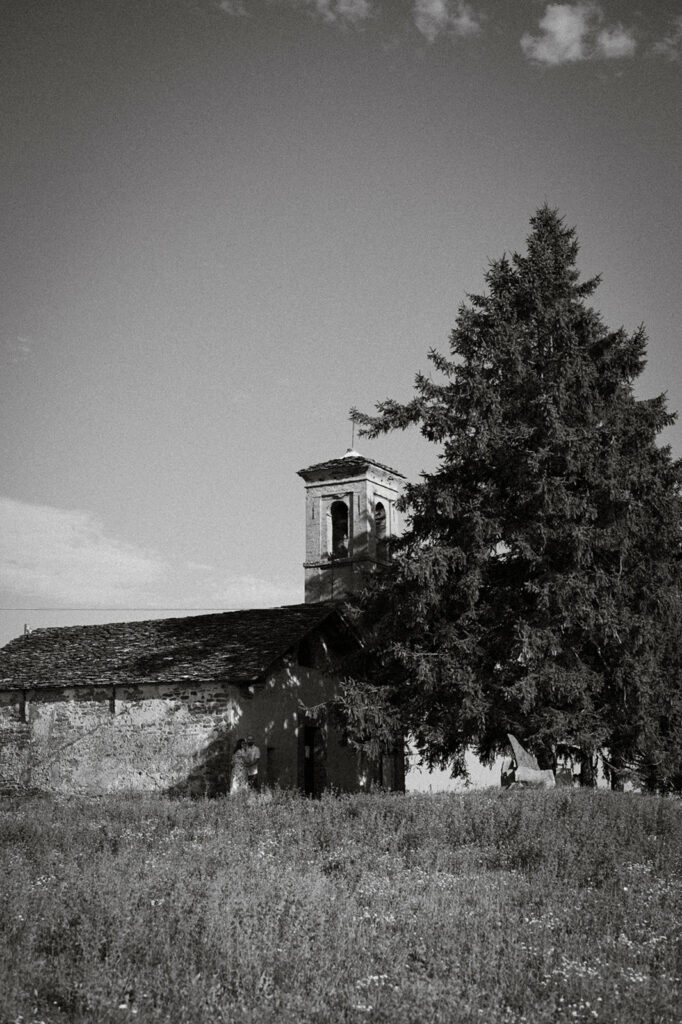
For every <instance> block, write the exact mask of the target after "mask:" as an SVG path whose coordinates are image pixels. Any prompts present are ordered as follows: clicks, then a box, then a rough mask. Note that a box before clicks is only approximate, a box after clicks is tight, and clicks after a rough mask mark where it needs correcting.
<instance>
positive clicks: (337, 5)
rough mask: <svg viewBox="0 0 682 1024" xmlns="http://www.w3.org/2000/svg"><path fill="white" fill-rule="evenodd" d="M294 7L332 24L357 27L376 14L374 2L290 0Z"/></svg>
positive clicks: (359, 0)
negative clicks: (305, 10)
mask: <svg viewBox="0 0 682 1024" xmlns="http://www.w3.org/2000/svg"><path fill="white" fill-rule="evenodd" d="M290 2H291V4H292V6H294V7H304V8H306V9H307V10H308V11H310V12H311V13H312V14H315V15H317V17H319V18H322V20H323V21H327V22H329V23H330V24H332V23H334V22H337V23H341V24H343V23H348V24H351V25H357V24H359V23H360V22H361V21H366V19H367V18H370V17H371V16H372V15H373V13H374V6H373V3H372V0H290Z"/></svg>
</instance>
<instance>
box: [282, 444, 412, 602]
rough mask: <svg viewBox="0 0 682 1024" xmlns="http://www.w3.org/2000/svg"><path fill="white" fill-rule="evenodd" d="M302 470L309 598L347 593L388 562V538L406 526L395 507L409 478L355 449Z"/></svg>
mask: <svg viewBox="0 0 682 1024" xmlns="http://www.w3.org/2000/svg"><path fill="white" fill-rule="evenodd" d="M298 475H299V476H300V477H303V479H304V481H305V488H306V507H305V516H306V530H305V549H306V550H305V562H304V563H303V565H304V569H305V599H306V603H310V602H316V601H329V600H333V599H336V598H342V597H344V596H345V595H346V594H349V593H352V592H353V591H356V590H359V589H360V587H361V586H362V584H363V576H364V574H365V573H367V572H369V571H370V570H371V569H373V568H375V567H376V566H380V565H386V564H387V562H388V540H389V538H390V537H394V536H396V535H397V534H399V533H400V529H401V525H402V524H401V520H400V515H399V513H398V511H397V509H396V507H395V506H396V501H397V500H398V498H399V496H400V493H401V491H402V488H403V484H404V481H405V477H404V476H403V475H402V474H401V473H398V472H397V471H396V470H395V469H390V468H389V467H388V466H383V465H382V464H381V463H380V462H375V461H374V460H373V459H367V458H365V456H364V455H360V453H359V452H356V451H353V450H352V449H349V450H348V451H347V452H346V454H345V455H344V456H342V458H340V459H331V460H330V461H328V462H319V463H317V465H315V466H309V467H308V469H301V470H299V473H298Z"/></svg>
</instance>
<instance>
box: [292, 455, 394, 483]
mask: <svg viewBox="0 0 682 1024" xmlns="http://www.w3.org/2000/svg"><path fill="white" fill-rule="evenodd" d="M370 466H376V467H377V469H383V470H384V472H386V473H391V474H392V475H393V476H397V477H400V479H401V480H404V479H405V477H404V476H403V474H402V473H399V472H398V470H397V469H391V467H390V466H384V464H383V463H382V462H377V461H376V459H368V458H366V457H365V456H364V455H361V454H360V453H359V452H354V451H348V452H346V454H345V455H343V456H342V457H341V458H340V459H328V460H327V462H318V463H316V464H315V465H314V466H308V468H307V469H299V471H298V475H299V476H302V477H303V479H304V480H307V479H309V478H311V477H318V476H319V477H328V478H329V479H330V480H340V479H342V478H343V477H348V476H357V475H359V474H360V473H364V472H365V471H366V470H367V469H368V467H370Z"/></svg>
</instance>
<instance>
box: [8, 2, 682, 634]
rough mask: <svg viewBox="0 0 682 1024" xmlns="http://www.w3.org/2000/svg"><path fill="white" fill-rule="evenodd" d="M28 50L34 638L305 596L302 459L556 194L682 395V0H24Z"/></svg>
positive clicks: (17, 533) (413, 469) (23, 135)
mask: <svg viewBox="0 0 682 1024" xmlns="http://www.w3.org/2000/svg"><path fill="white" fill-rule="evenodd" d="M0 47H1V48H2V53H1V54H0V56H1V58H2V60H1V63H0V66H1V67H2V88H1V89H0V115H1V116H0V168H1V171H0V173H1V180H2V185H3V187H2V189H1V190H0V215H1V217H2V221H1V222H2V226H3V232H2V237H3V245H2V249H1V251H0V282H1V288H2V302H1V303H0V445H1V449H0V450H1V459H0V608H1V609H2V610H1V611H0V643H5V642H7V641H8V640H10V639H11V638H12V637H14V636H17V635H18V634H20V633H21V632H22V631H23V628H24V624H25V623H26V624H27V625H28V627H29V628H31V629H35V628H38V627H43V626H54V625H74V624H79V623H91V622H105V621H114V620H122V619H139V618H154V617H160V616H164V615H170V614H175V615H177V614H185V613H191V612H192V611H201V610H205V609H230V608H239V607H255V606H266V605H275V604H286V603H293V602H298V601H302V600H303V569H302V562H303V558H304V495H303V482H302V480H301V479H300V478H299V477H297V476H296V472H297V470H299V469H301V468H302V467H305V466H308V465H311V464H313V463H316V462H320V461H323V460H326V459H329V458H334V457H338V456H341V455H342V454H343V453H344V451H345V450H346V449H347V448H348V447H349V446H350V445H351V443H352V440H353V439H352V428H351V425H350V423H349V419H348V413H349V409H350V407H351V406H357V407H358V408H360V409H363V410H365V411H372V409H373V407H374V405H375V403H376V402H377V401H380V400H381V399H384V398H386V397H393V398H397V399H400V400H406V399H408V398H409V397H410V395H411V393H412V384H413V380H414V375H415V373H416V372H417V371H418V370H427V369H428V363H427V360H426V353H427V352H428V350H429V349H430V348H432V347H435V348H437V349H440V350H447V344H448V336H449V332H450V330H451V328H452V327H453V325H454V323H455V319H456V316H457V310H458V307H459V306H460V304H461V303H462V301H463V300H464V299H465V297H466V295H467V293H471V292H479V291H481V290H482V289H483V288H484V274H485V272H486V268H487V267H488V265H489V262H490V261H491V260H493V259H496V258H498V257H500V256H501V255H502V254H503V253H504V252H513V251H522V250H523V248H524V244H525V239H526V237H527V235H528V231H529V219H530V217H531V216H532V215H533V213H534V212H535V210H536V209H537V208H538V207H539V206H541V205H542V204H543V203H545V202H547V203H549V204H550V205H551V206H553V207H556V208H557V209H558V210H559V211H560V213H561V214H562V215H563V216H564V217H565V218H566V222H567V224H569V225H571V226H575V227H576V229H577V233H578V239H579V241H580V245H581V251H580V257H579V266H580V268H581V271H582V274H583V276H584V277H585V278H587V277H591V276H593V275H594V274H598V273H600V274H602V284H601V286H600V288H599V290H598V292H597V293H596V296H595V297H594V299H593V304H594V305H595V306H597V308H599V309H600V310H601V311H602V314H603V316H604V319H605V321H606V323H607V324H608V325H609V326H610V327H613V328H616V327H618V326H620V325H621V324H622V325H624V326H625V327H626V329H628V330H633V329H635V328H636V327H637V326H638V325H639V324H640V323H642V322H643V323H644V324H645V325H646V328H647V331H648V335H649V349H648V352H649V361H648V366H647V369H646V371H645V373H644V375H643V376H642V378H641V379H640V381H639V382H638V385H637V391H638V394H639V395H640V396H641V397H647V396H651V395H654V394H657V393H659V392H661V391H667V394H668V403H669V408H670V409H671V410H677V409H680V408H681V407H682V356H681V355H680V344H679V322H680V318H681V312H682V311H681V309H680V287H679V286H680V266H681V264H682V261H681V259H680V256H681V251H680V250H681V248H682V241H681V233H680V203H679V198H680V194H679V188H680V186H679V180H680V167H681V166H682V144H681V131H680V123H681V120H680V113H681V112H680V96H681V95H682V90H681V89H680V72H681V70H682V2H678V0H656V2H655V3H644V2H642V0H639V2H635V0H601V2H600V3H587V2H579V3H554V4H547V3H544V2H534V0H480V3H479V2H477V0H475V2H472V3H461V2H457V0H222V2H220V0H58V2H54V0H32V2H31V3H30V4H27V3H26V2H25V0H5V4H4V5H3V38H2V42H1V43H0ZM663 440H664V441H665V442H666V443H669V444H670V445H672V448H673V451H674V453H675V455H676V456H682V426H681V425H680V424H679V423H678V424H676V425H675V426H674V427H672V428H670V429H669V430H668V431H666V434H665V436H664V438H663ZM354 444H355V447H356V448H358V449H359V450H360V451H361V452H363V454H365V455H368V456H371V457H374V458H376V459H378V460H379V461H381V462H384V463H387V464H389V465H392V466H394V467H396V468H397V469H399V470H400V471H401V472H403V473H404V474H405V475H406V476H407V477H408V478H410V479H415V478H416V477H417V476H418V474H419V472H420V471H421V470H423V469H426V470H428V469H430V468H433V466H434V465H435V463H436V459H437V455H438V453H437V451H436V450H433V449H432V448H431V447H430V446H428V445H427V444H426V442H424V441H423V439H422V438H421V437H420V436H419V434H418V433H416V434H410V433H405V434H397V435H389V436H387V437H384V438H381V439H378V440H376V441H372V442H368V441H367V440H366V439H363V438H358V437H355V439H354Z"/></svg>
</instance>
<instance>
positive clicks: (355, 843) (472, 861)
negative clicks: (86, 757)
mask: <svg viewBox="0 0 682 1024" xmlns="http://www.w3.org/2000/svg"><path fill="white" fill-rule="evenodd" d="M0 830H1V831H0V841H1V844H2V846H1V848H2V864H1V871H2V875H1V879H2V880H1V882H0V891H1V900H2V903H1V906H0V930H1V934H2V937H1V940H0V941H1V942H2V949H1V957H0V962H1V966H0V1020H2V1024H9V1022H22V1024H24V1022H29V1021H30V1022H37V1021H45V1022H49V1024H64V1022H85V1021H87V1022H97V1024H100V1022H102V1024H106V1022H118V1024H122V1022H128V1021H133V1020H134V1021H136V1022H147V1021H169V1022H173V1024H176V1022H177V1024H180V1022H188V1024H189V1022H191V1024H194V1022H211V1024H214V1022H215V1024H217V1022H227V1021H230V1022H232V1021H234V1022H238V1024H246V1022H254V1024H256V1022H257V1024H269V1022H275V1021H277V1022H284V1024H293V1022H297V1024H303V1022H319V1024H322V1022H326V1021H332V1022H335V1021H348V1022H365V1021H367V1022H369V1021H372V1022H373V1021H382V1022H383V1021H386V1022H388V1021H391V1022H393V1021H396V1022H415V1024H416V1022H420V1024H421V1022H425V1024H428V1022H435V1021H443V1022H459V1021H465V1022H469V1021H477V1022H481V1021H483V1022H485V1024H502V1022H505V1024H512V1022H524V1024H526V1022H527V1024H550V1022H554V1021H571V1022H573V1021H602V1022H603V1021H611V1022H614V1024H615V1022H618V1024H638V1022H644V1021H647V1022H651V1024H664V1022H673V1021H682V1006H681V1005H680V976H681V975H682V946H681V943H680V937H681V926H680V921H681V920H682V803H680V802H678V801H675V800H662V799H657V798H653V797H643V796H635V795H630V794H625V795H623V794H612V793H608V792H576V791H571V790H563V791H562V790H558V791H554V792H549V793H546V792H542V793H540V792H538V793H534V792H501V791H489V792H478V793H469V794H463V795H447V796H445V795H444V796H409V797H401V796H397V795H367V796H353V797H342V798H333V797H328V798H327V797H325V798H324V799H323V800H321V801H317V802H315V801H306V800H304V799H302V798H298V797H294V796H291V795H287V794H275V795H274V796H273V797H272V799H270V800H268V801H266V800H258V801H255V802H249V801H248V800H246V799H241V798H238V799H237V798H232V799H229V798H228V799H223V800H213V801H197V802H190V801H182V800H168V799H161V798H158V799H155V798H151V797H150V798H144V799H142V798H136V799H133V798H106V799H90V800H86V799H64V800H57V799H47V798H30V799H25V800H19V799H14V798H5V799H4V800H1V801H0Z"/></svg>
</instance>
